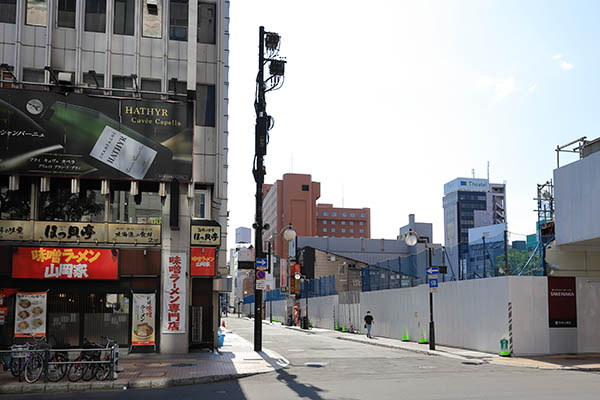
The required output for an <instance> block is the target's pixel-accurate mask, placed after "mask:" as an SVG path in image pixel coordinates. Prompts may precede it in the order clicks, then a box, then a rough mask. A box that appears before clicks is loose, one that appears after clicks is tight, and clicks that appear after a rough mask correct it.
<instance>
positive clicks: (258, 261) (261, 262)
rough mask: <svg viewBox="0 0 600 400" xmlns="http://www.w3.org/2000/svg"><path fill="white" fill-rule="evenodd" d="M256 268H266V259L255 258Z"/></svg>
mask: <svg viewBox="0 0 600 400" xmlns="http://www.w3.org/2000/svg"><path fill="white" fill-rule="evenodd" d="M256 267H257V268H267V259H266V258H257V259H256Z"/></svg>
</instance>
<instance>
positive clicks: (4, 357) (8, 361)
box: [0, 345, 28, 378]
mask: <svg viewBox="0 0 600 400" xmlns="http://www.w3.org/2000/svg"><path fill="white" fill-rule="evenodd" d="M27 348H28V346H26V345H15V346H11V348H10V350H11V352H6V353H1V359H0V362H1V363H2V370H3V371H5V372H6V371H8V370H10V373H11V374H12V376H14V377H15V378H16V377H18V376H19V371H20V369H19V362H18V360H17V358H15V357H13V353H12V352H13V351H19V350H26V349H27Z"/></svg>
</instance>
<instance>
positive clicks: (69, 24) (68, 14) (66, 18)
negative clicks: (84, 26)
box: [57, 0, 76, 28]
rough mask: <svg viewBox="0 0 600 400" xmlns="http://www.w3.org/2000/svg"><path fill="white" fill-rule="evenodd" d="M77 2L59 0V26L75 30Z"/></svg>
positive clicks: (74, 0) (73, 0)
mask: <svg viewBox="0 0 600 400" xmlns="http://www.w3.org/2000/svg"><path fill="white" fill-rule="evenodd" d="M75 4H76V0H58V7H57V8H58V26H59V27H61V28H75Z"/></svg>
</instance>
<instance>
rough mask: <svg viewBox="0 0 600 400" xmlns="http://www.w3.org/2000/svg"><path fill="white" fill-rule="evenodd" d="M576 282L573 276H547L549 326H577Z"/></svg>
mask: <svg viewBox="0 0 600 400" xmlns="http://www.w3.org/2000/svg"><path fill="white" fill-rule="evenodd" d="M576 287H577V283H576V281H575V278H574V277H566V276H565V277H563V276H549V277H548V320H549V321H548V322H549V325H550V328H576V327H577V292H576Z"/></svg>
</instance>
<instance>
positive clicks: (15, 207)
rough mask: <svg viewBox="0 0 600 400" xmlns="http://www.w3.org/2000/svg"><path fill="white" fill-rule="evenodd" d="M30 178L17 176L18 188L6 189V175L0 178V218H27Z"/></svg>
mask: <svg viewBox="0 0 600 400" xmlns="http://www.w3.org/2000/svg"><path fill="white" fill-rule="evenodd" d="M30 213H31V179H29V178H27V177H23V176H22V177H20V178H19V190H8V177H6V176H5V177H2V178H1V179H0V219H21V220H22V219H29V217H30Z"/></svg>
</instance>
